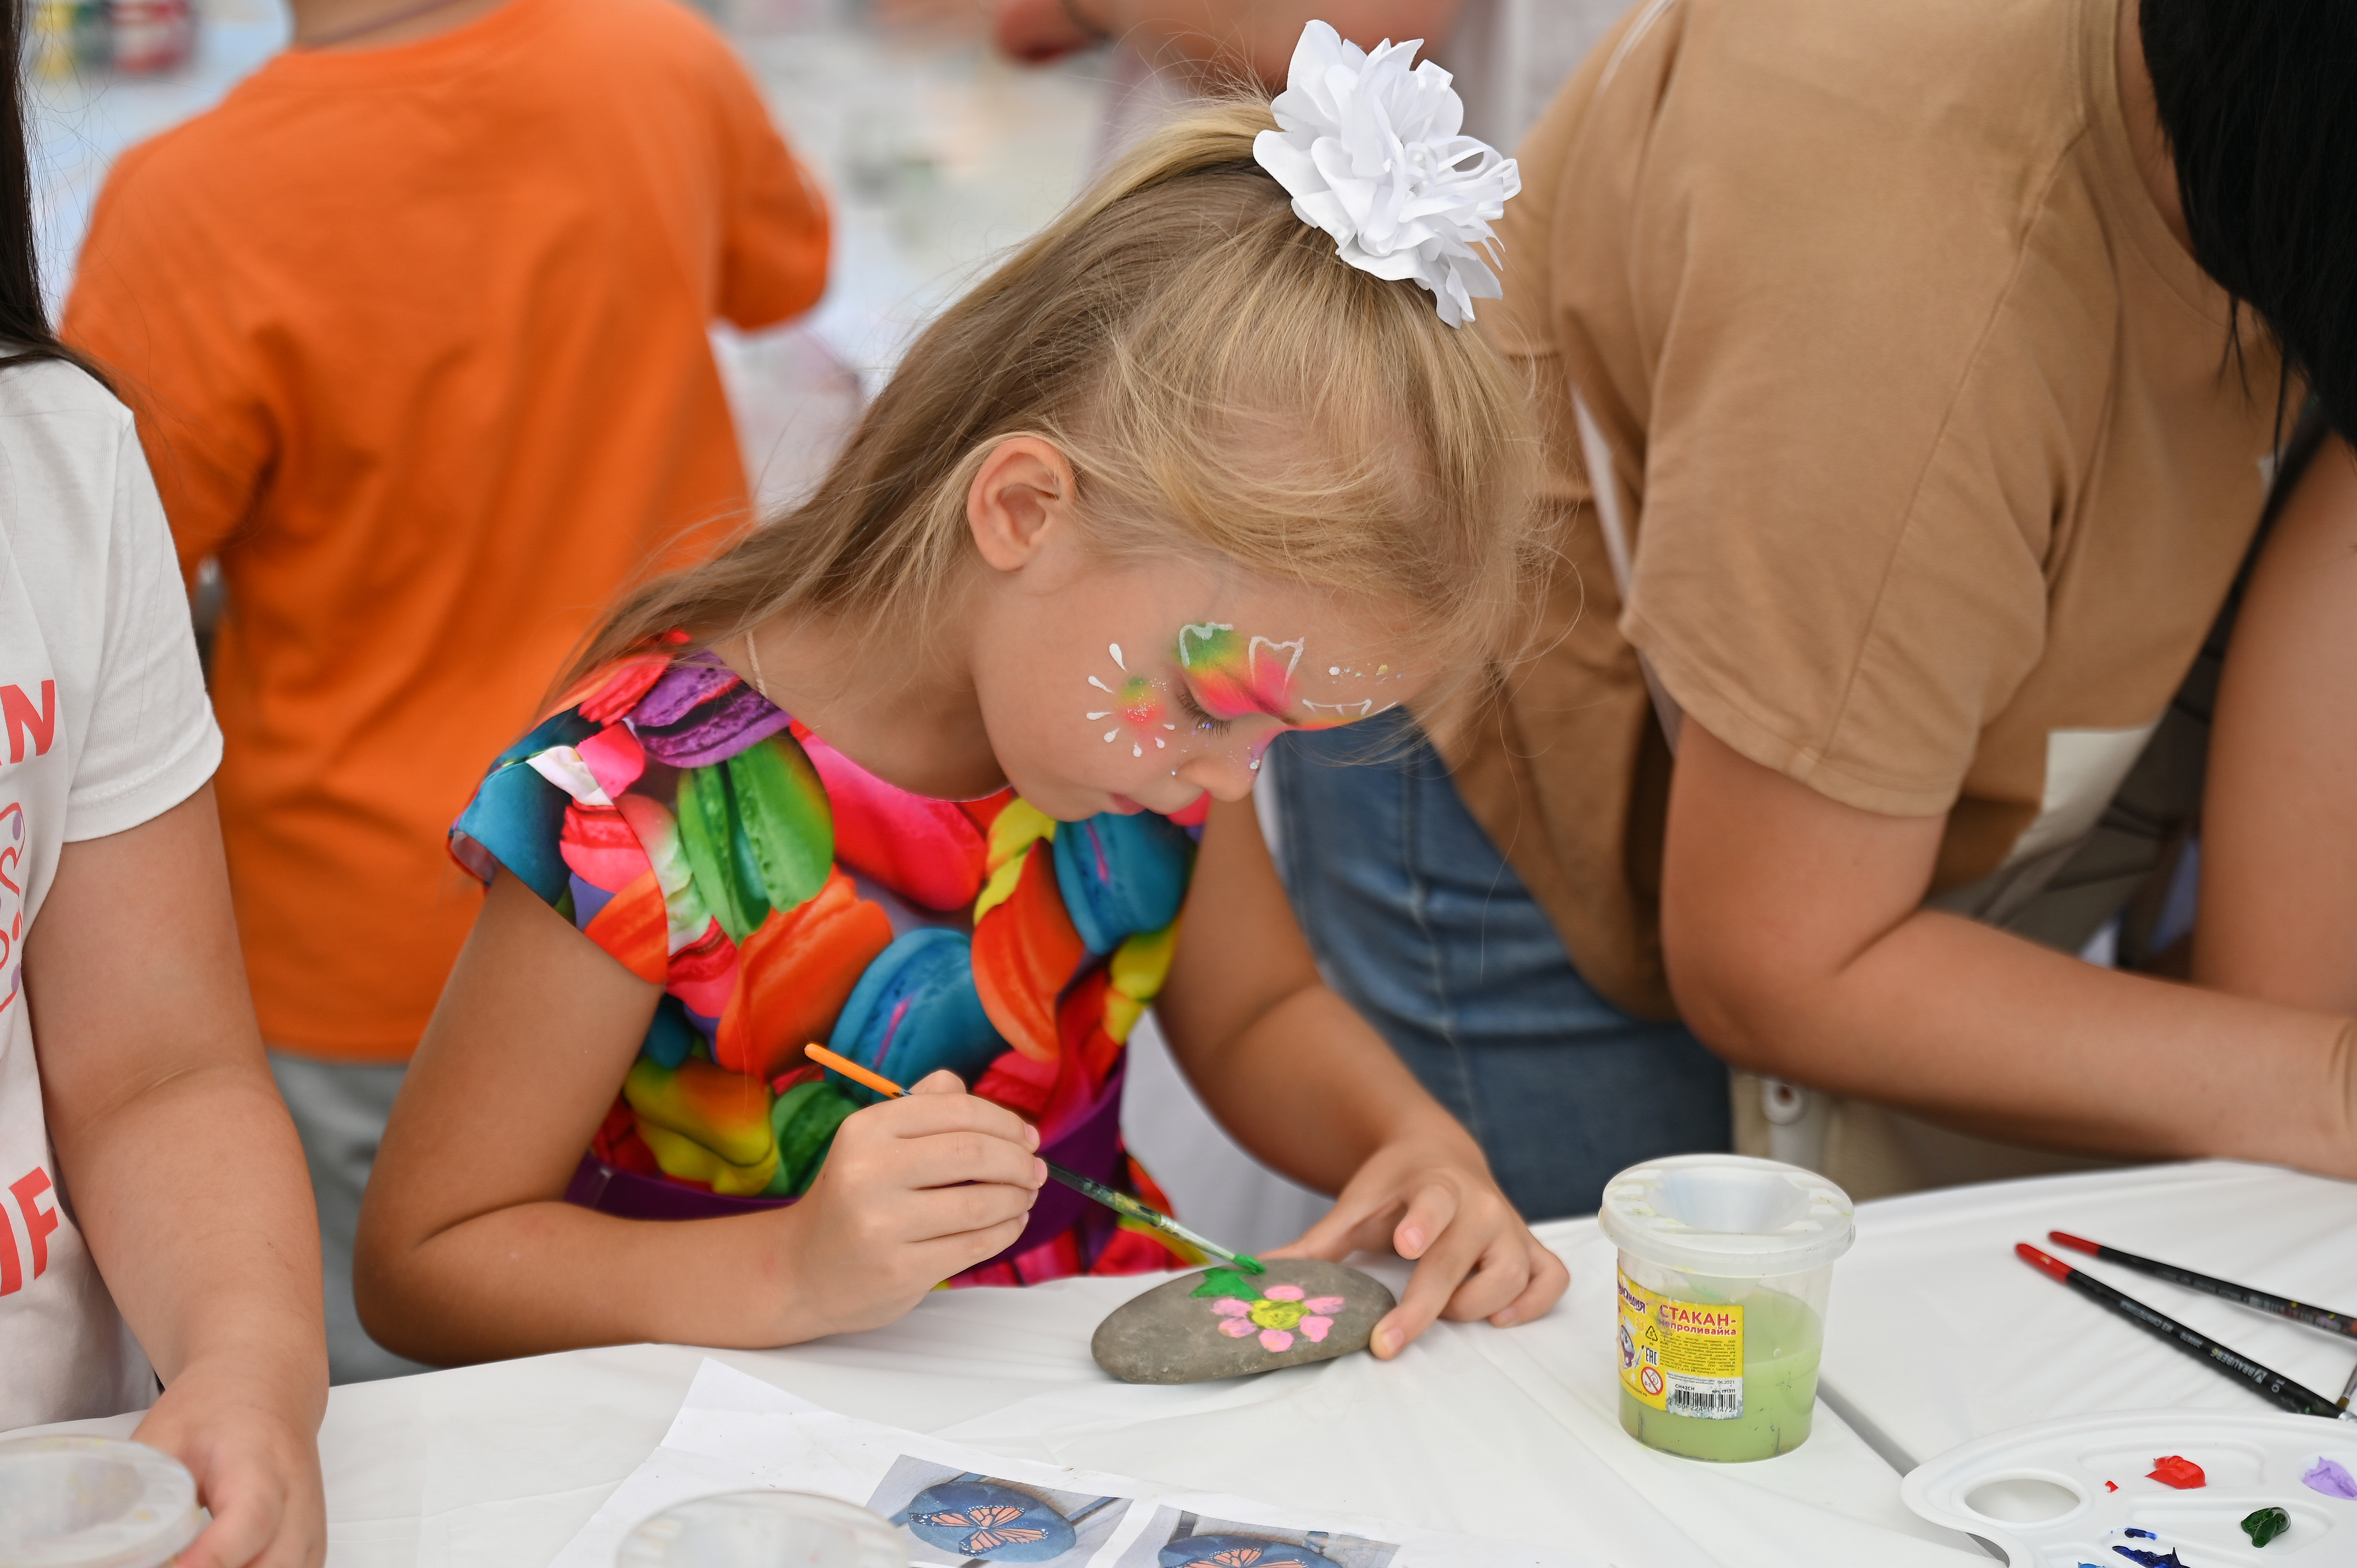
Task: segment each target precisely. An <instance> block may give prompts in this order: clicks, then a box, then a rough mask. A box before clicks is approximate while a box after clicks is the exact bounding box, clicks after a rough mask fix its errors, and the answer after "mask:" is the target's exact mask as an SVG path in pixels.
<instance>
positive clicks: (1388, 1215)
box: [1264, 1118, 1571, 1361]
mask: <svg viewBox="0 0 2357 1568" xmlns="http://www.w3.org/2000/svg"><path fill="white" fill-rule="evenodd" d="M1444 1120H1445V1118H1444ZM1385 1246H1388V1247H1390V1248H1391V1249H1392V1250H1393V1251H1396V1252H1397V1253H1398V1254H1399V1255H1400V1256H1401V1257H1403V1258H1409V1259H1413V1260H1415V1273H1414V1274H1413V1275H1411V1276H1410V1277H1409V1279H1408V1283H1407V1293H1406V1294H1405V1295H1403V1296H1401V1297H1400V1302H1399V1305H1397V1306H1395V1307H1394V1308H1393V1309H1392V1310H1391V1311H1390V1312H1388V1313H1386V1314H1384V1315H1383V1318H1382V1320H1381V1321H1379V1322H1378V1323H1377V1324H1376V1325H1375V1328H1374V1336H1373V1339H1372V1343H1371V1346H1370V1348H1372V1350H1373V1351H1374V1353H1375V1355H1376V1356H1377V1357H1378V1358H1379V1359H1383V1360H1386V1361H1387V1360H1389V1359H1392V1358H1393V1357H1394V1356H1396V1355H1398V1354H1399V1353H1400V1351H1401V1350H1403V1349H1405V1348H1406V1347H1407V1345H1408V1343H1409V1341H1411V1340H1413V1339H1415V1337H1416V1336H1417V1335H1419V1334H1422V1333H1423V1332H1424V1331H1425V1330H1426V1328H1428V1327H1430V1326H1432V1321H1433V1319H1434V1318H1436V1317H1446V1318H1448V1320H1450V1321H1451V1322H1454V1323H1467V1322H1470V1321H1472V1320H1473V1319H1475V1318H1477V1317H1486V1318H1488V1319H1489V1320H1490V1321H1491V1323H1493V1324H1495V1325H1497V1326H1499V1327H1501V1328H1503V1327H1506V1326H1509V1325H1512V1324H1516V1323H1527V1322H1529V1321H1530V1320H1531V1319H1533V1318H1534V1317H1539V1316H1544V1314H1545V1313H1546V1311H1547V1310H1548V1309H1549V1308H1551V1307H1552V1306H1554V1305H1555V1303H1556V1301H1558V1300H1559V1299H1561V1297H1562V1295H1563V1293H1564V1292H1565V1290H1566V1289H1567V1288H1569V1286H1570V1284H1571V1271H1570V1270H1568V1269H1566V1268H1565V1267H1564V1264H1563V1260H1562V1259H1561V1258H1558V1257H1556V1256H1555V1254H1554V1253H1553V1252H1551V1251H1548V1250H1547V1249H1546V1248H1545V1247H1544V1245H1542V1244H1541V1243H1540V1241H1539V1239H1538V1238H1537V1237H1535V1236H1534V1235H1532V1234H1531V1230H1530V1227H1529V1226H1527V1225H1525V1224H1523V1219H1522V1216H1521V1215H1519V1214H1517V1213H1515V1212H1514V1206H1513V1205H1512V1204H1511V1203H1509V1202H1507V1201H1506V1195H1505V1194H1504V1193H1502V1192H1500V1191H1499V1190H1498V1184H1497V1183H1496V1182H1494V1181H1492V1180H1491V1178H1490V1172H1489V1168H1488V1166H1487V1165H1486V1164H1485V1163H1484V1162H1483V1161H1482V1159H1481V1155H1480V1150H1479V1149H1478V1148H1477V1147H1476V1146H1475V1145H1474V1144H1473V1141H1472V1140H1471V1139H1470V1138H1469V1137H1468V1136H1467V1135H1466V1133H1465V1131H1464V1129H1463V1128H1461V1127H1459V1126H1458V1124H1457V1123H1456V1122H1453V1121H1448V1122H1447V1124H1446V1125H1445V1126H1443V1125H1440V1124H1439V1123H1438V1122H1436V1123H1435V1124H1434V1125H1433V1126H1432V1127H1430V1128H1429V1129H1426V1130H1422V1131H1415V1132H1410V1133H1405V1134H1404V1135H1402V1136H1400V1137H1397V1138H1394V1140H1392V1141H1391V1142H1390V1143H1387V1144H1383V1146H1382V1147H1381V1148H1379V1149H1377V1150H1376V1151H1375V1153H1374V1155H1372V1157H1371V1158H1370V1159H1368V1160H1367V1162H1366V1163H1365V1164H1364V1165H1361V1166H1360V1167H1359V1171H1358V1174H1357V1175H1355V1176H1352V1177H1351V1180H1350V1183H1349V1185H1348V1186H1346V1187H1343V1189H1342V1192H1341V1196H1340V1197H1337V1198H1336V1199H1335V1200H1334V1207H1333V1208H1330V1209H1329V1210H1328V1211H1327V1213H1326V1217H1325V1218H1324V1219H1320V1220H1319V1221H1318V1223H1317V1224H1315V1225H1313V1226H1311V1227H1310V1228H1309V1229H1308V1230H1307V1231H1305V1232H1303V1234H1302V1236H1301V1239H1300V1240H1297V1241H1295V1242H1293V1243H1291V1244H1290V1245H1288V1246H1285V1247H1280V1248H1278V1249H1277V1250H1275V1251H1273V1252H1268V1253H1265V1254H1264V1255H1265V1256H1266V1257H1271V1258H1324V1259H1327V1260H1329V1261H1331V1262H1340V1260H1342V1259H1343V1258H1346V1257H1348V1256H1350V1254H1351V1253H1352V1252H1354V1251H1379V1250H1381V1249H1382V1248H1383V1247H1385Z"/></svg>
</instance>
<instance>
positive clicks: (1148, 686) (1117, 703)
mask: <svg viewBox="0 0 2357 1568" xmlns="http://www.w3.org/2000/svg"><path fill="white" fill-rule="evenodd" d="M1105 651H1106V652H1108V653H1110V654H1112V655H1113V657H1114V663H1116V664H1118V663H1120V662H1121V644H1120V643H1118V642H1116V643H1113V644H1111V645H1109V646H1108V647H1107V648H1106V650H1105ZM1089 684H1090V685H1092V686H1093V687H1095V688H1096V689H1097V690H1098V691H1100V692H1103V693H1104V694H1105V695H1106V696H1108V697H1110V698H1112V699H1113V705H1112V706H1110V707H1105V708H1092V709H1091V710H1090V711H1089V713H1088V714H1087V717H1088V718H1089V720H1090V722H1091V723H1093V724H1102V723H1103V722H1104V721H1105V720H1107V719H1112V720H1114V721H1115V723H1114V725H1113V726H1112V727H1111V728H1108V729H1107V730H1106V731H1105V732H1104V739H1105V744H1106V745H1108V746H1111V745H1113V744H1114V742H1116V741H1119V740H1121V739H1122V738H1123V737H1124V736H1127V737H1128V740H1129V754H1130V755H1131V756H1132V757H1144V756H1145V755H1146V746H1148V744H1149V743H1150V744H1151V745H1152V746H1153V747H1154V749H1155V750H1157V751H1167V750H1168V749H1169V744H1170V743H1169V740H1168V734H1167V732H1169V731H1175V730H1176V729H1177V728H1178V727H1179V726H1178V725H1174V724H1172V723H1171V722H1170V714H1169V712H1168V707H1167V705H1166V704H1165V703H1164V702H1163V700H1162V693H1161V692H1160V690H1159V689H1157V685H1156V683H1155V682H1152V681H1149V680H1147V679H1146V677H1145V676H1143V675H1132V676H1131V677H1130V678H1129V679H1128V680H1126V681H1125V682H1122V683H1121V685H1120V686H1119V687H1118V688H1115V687H1113V686H1108V685H1106V684H1105V683H1104V682H1103V681H1102V680H1100V679H1099V678H1097V677H1096V676H1094V675H1092V676H1090V677H1089Z"/></svg>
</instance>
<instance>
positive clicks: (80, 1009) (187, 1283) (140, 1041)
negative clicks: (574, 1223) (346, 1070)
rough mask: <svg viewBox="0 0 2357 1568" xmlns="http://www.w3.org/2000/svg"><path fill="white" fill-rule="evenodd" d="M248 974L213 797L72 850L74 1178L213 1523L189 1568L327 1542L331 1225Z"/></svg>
mask: <svg viewBox="0 0 2357 1568" xmlns="http://www.w3.org/2000/svg"><path fill="white" fill-rule="evenodd" d="M244 976H245V966H244V964H243V962H242V960H241V959H240V957H239V955H238V944H237V930H236V926H235V924H234V922H233V921H232V919H231V914H230V899H229V873H228V868H227V865H226V863H225V862H224V860H223V858H222V854H221V825H220V822H219V819H218V818H217V816H216V815H215V812H214V807H213V792H212V788H211V786H210V785H207V786H206V787H205V788H204V789H200V790H199V791H198V792H197V793H196V794H194V795H192V796H190V797H189V798H188V800H184V801H182V802H181V803H180V804H179V805H178V806H176V807H174V808H172V809H171V810H170V811H166V812H164V813H163V814H162V815H161V816H157V817H155V818H153V819H151V820H149V821H148V822H144V823H142V824H140V825H139V826H137V827H135V828H131V829H128V830H126V831H124V832H118V833H113V834H110V835H108V836H106V837H102V838H94V839H84V840H81V841H79V842H76V843H68V844H67V845H66V846H65V848H64V850H63V852H62V853H61V854H60V855H59V861H58V869H57V875H56V878H55V880H54V881H53V883H52V884H51V886H50V887H49V891H48V897H47V899H46V900H45V901H44V902H43V904H42V906H41V910H40V915H39V918H38V919H36V920H35V921H34V922H33V925H32V929H30V930H29V931H27V934H26V938H25V1002H26V1004H27V1006H29V1007H30V1008H31V1009H32V1016H33V1020H34V1036H35V1038H36V1039H37V1041H38V1047H37V1049H38V1053H39V1058H40V1069H41V1088H42V1096H43V1099H44V1101H45V1102H46V1104H47V1106H48V1122H49V1135H50V1138H51V1141H52V1142H53V1143H54V1144H55V1145H56V1148H57V1155H58V1165H59V1169H60V1170H61V1171H62V1172H63V1173H64V1176H65V1179H66V1184H67V1187H68V1188H69V1190H70V1192H71V1193H72V1195H73V1204H74V1214H75V1217H76V1219H78V1220H79V1222H80V1223H81V1229H82V1232H83V1234H84V1236H85V1237H86V1238H87V1239H88V1240H89V1243H90V1250H91V1256H92V1257H93V1258H95V1259H96V1260H97V1262H98V1266H99V1269H100V1272H101V1273H102V1274H103V1275H104V1276H105V1278H106V1284H107V1289H108V1290H109V1291H110V1292H111V1293H112V1294H113V1297H114V1300H115V1303H116V1305H118V1306H119V1307H120V1308H121V1309H122V1311H123V1316H124V1319H125V1320H126V1321H128V1322H129V1324H130V1325H131V1328H132V1332H134V1333H135V1334H136V1335H137V1336H138V1337H139V1343H140V1345H141V1346H142V1347H143V1348H145V1350H146V1352H147V1354H148V1357H149V1359H151V1360H153V1361H154V1362H155V1365H156V1372H157V1374H158V1375H159V1376H160V1377H161V1378H162V1379H163V1380H164V1395H163V1397H162V1398H161V1399H160V1400H158V1401H157V1402H156V1407H155V1408H154V1409H153V1410H152V1411H150V1412H148V1414H147V1418H146V1419H145V1421H144V1422H142V1423H140V1425H139V1429H138V1430H137V1431H136V1432H135V1433H134V1434H133V1435H134V1436H135V1437H136V1438H137V1439H138V1440H139V1441H140V1442H142V1443H145V1444H152V1445H154V1446H155V1447H157V1448H161V1449H163V1450H165V1451H166V1452H167V1453H170V1454H172V1455H177V1456H178V1458H179V1460H180V1461H181V1462H182V1463H183V1464H185V1465H187V1466H188V1468H189V1470H190V1471H191V1472H192V1473H193V1474H194V1475H195V1477H196V1479H197V1487H198V1496H199V1499H200V1500H201V1501H202V1502H203V1503H204V1505H205V1506H206V1507H207V1508H209V1509H211V1510H212V1515H213V1521H212V1524H211V1526H210V1528H209V1529H208V1530H206V1531H205V1533H204V1534H203V1535H201V1536H199V1538H198V1540H197V1541H196V1543H195V1544H194V1545H192V1546H190V1547H189V1548H188V1551H186V1552H183V1553H181V1555H180V1557H179V1559H178V1561H179V1562H180V1563H182V1564H183V1568H233V1565H235V1564H240V1563H256V1564H265V1565H267V1568H306V1565H308V1564H314V1563H318V1562H319V1561H320V1560H321V1558H322V1557H323V1555H324V1554H325V1552H326V1551H327V1523H326V1510H325V1506H324V1504H323V1502H322V1499H321V1492H320V1481H319V1455H318V1448H317V1432H318V1428H319V1420H320V1417H321V1415H322V1414H323V1413H324V1412H325V1411H326V1409H327V1398H328V1352H327V1342H326V1337H325V1334H326V1330H325V1328H324V1327H323V1326H322V1325H321V1311H322V1308H321V1298H320V1293H319V1240H318V1220H317V1216H316V1214H315V1213H314V1211H313V1209H312V1206H311V1183H310V1177H309V1176H307V1174H306V1172H305V1169H304V1165H303V1151H302V1146H301V1145H300V1144H298V1143H297V1142H296V1137H295V1126H294V1123H293V1122H291V1121H290V1120H288V1118H287V1115H286V1107H285V1104H283V1103H282V1102H281V1101H280V1100H279V1098H278V1090H277V1087H276V1086H275V1085H274V1083H273V1082H272V1081H271V1078H270V1069H269V1066H268V1064H267V1063H266V1061H265V1060H264V1057H263V1052H262V1038H261V1036H260V1034H259V1032H258V1030H257V1028H256V1026H255V1024H254V1018H253V1003H252V1001H251V1000H250V999H249V998H248V996H247V995H246V990H245V979H244Z"/></svg>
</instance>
